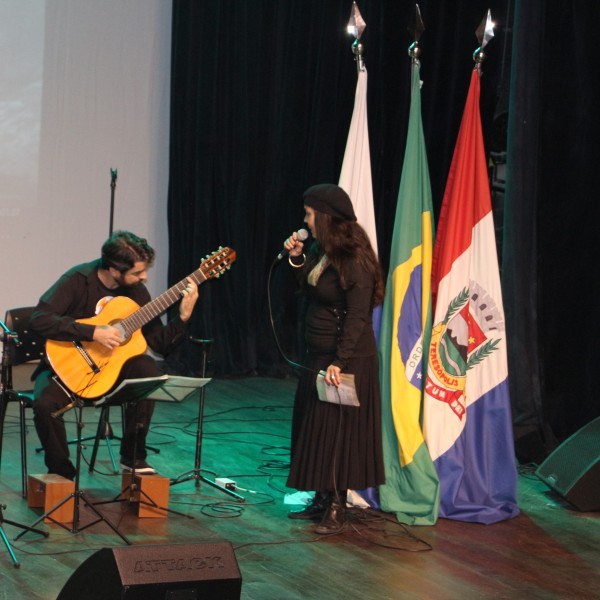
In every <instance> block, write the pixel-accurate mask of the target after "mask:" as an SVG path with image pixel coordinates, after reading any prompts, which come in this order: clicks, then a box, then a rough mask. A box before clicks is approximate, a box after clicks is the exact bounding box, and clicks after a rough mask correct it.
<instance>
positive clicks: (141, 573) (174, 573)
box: [56, 542, 242, 600]
mask: <svg viewBox="0 0 600 600" xmlns="http://www.w3.org/2000/svg"><path fill="white" fill-rule="evenodd" d="M241 591H242V578H241V575H240V570H239V568H238V564H237V561H236V559H235V555H234V553H233V547H232V546H231V544H230V543H229V542H220V543H214V544H213V543H208V544H172V545H157V546H124V547H120V548H103V549H102V550H98V552H96V553H94V554H92V556H90V557H89V558H88V559H87V560H85V561H84V562H83V563H82V564H81V565H80V566H79V567H78V568H77V570H76V571H75V572H74V573H73V574H72V575H71V577H70V578H69V579H68V580H67V583H66V584H65V586H64V587H63V589H62V590H61V592H60V594H59V595H58V597H57V599H56V600H113V599H114V600H125V599H126V600H159V599H160V600H204V599H210V600H212V599H215V600H217V599H218V600H229V599H232V600H239V598H240V594H241Z"/></svg>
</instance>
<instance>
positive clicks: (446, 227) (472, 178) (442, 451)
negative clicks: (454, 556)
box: [423, 67, 519, 524]
mask: <svg viewBox="0 0 600 600" xmlns="http://www.w3.org/2000/svg"><path fill="white" fill-rule="evenodd" d="M479 96H480V71H479V68H478V67H476V68H475V69H474V70H473V72H472V75H471V82H470V86H469V92H468V96H467V101H466V105H465V110H464V113H463V117H462V122H461V126H460V131H459V134H458V139H457V142H456V146H455V149H454V156H453V159H452V164H451V167H450V172H449V175H448V180H447V183H446V190H445V193H444V199H443V203H442V208H441V213H440V217H439V222H438V229H437V232H436V243H435V248H434V254H433V265H432V293H433V297H434V319H433V328H432V333H431V341H430V344H429V349H428V352H427V360H428V367H427V379H426V384H425V398H424V423H423V431H424V435H425V440H426V442H427V446H428V448H429V452H430V454H431V457H432V459H433V461H434V465H435V468H436V471H437V473H438V477H439V481H440V513H439V516H440V517H444V518H448V519H456V520H459V521H470V522H478V523H486V524H489V523H495V522H498V521H502V520H506V519H509V518H512V517H514V516H516V515H518V514H519V508H518V505H517V489H516V488H517V485H516V484H517V472H516V461H515V453H514V441H513V435H512V422H511V410H510V398H509V386H508V367H507V357H506V353H507V343H506V327H505V322H504V309H503V305H502V291H501V287H500V274H499V269H498V258H497V254H496V241H495V233H494V223H493V216H492V206H491V197H490V187H489V185H490V184H489V178H488V170H487V163H486V158H485V151H484V145H483V135H482V129H481V117H480V111H479Z"/></svg>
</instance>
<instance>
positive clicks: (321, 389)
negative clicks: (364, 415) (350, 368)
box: [317, 371, 360, 406]
mask: <svg viewBox="0 0 600 600" xmlns="http://www.w3.org/2000/svg"><path fill="white" fill-rule="evenodd" d="M324 375H325V373H324V372H323V371H321V372H320V373H319V374H318V375H317V392H318V394H319V400H322V401H323V402H332V403H333V404H345V405H346V406H360V402H359V401H358V396H357V394H356V387H355V385H354V375H351V374H346V373H342V374H341V375H340V380H341V381H340V385H339V386H338V387H335V385H327V384H326V383H325V377H324Z"/></svg>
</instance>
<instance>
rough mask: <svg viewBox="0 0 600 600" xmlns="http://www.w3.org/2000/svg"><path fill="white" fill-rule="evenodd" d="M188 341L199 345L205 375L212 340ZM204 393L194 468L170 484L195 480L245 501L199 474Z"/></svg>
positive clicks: (201, 391) (202, 394)
mask: <svg viewBox="0 0 600 600" xmlns="http://www.w3.org/2000/svg"><path fill="white" fill-rule="evenodd" d="M189 340H190V342H192V343H193V344H198V345H199V346H200V347H201V351H202V362H201V368H200V377H203V378H204V377H206V363H207V360H208V350H209V347H210V346H211V344H212V343H213V340H202V339H198V338H192V337H190V338H189ZM204 395H205V386H203V387H201V388H200V399H199V401H198V429H197V431H196V456H195V461H194V468H193V469H192V470H191V471H186V472H185V473H182V474H181V475H178V476H177V477H174V478H173V479H171V486H173V485H178V484H179V483H185V482H186V481H195V482H196V487H197V488H199V487H200V483H201V482H202V483H207V484H208V485H210V486H212V487H214V488H216V489H217V490H221V491H222V492H223V493H225V494H228V495H229V496H231V497H232V498H235V499H236V500H237V501H238V502H245V501H246V499H245V498H244V497H243V496H240V494H238V493H236V492H235V491H233V490H230V489H228V488H226V487H223V486H222V485H219V484H218V483H216V482H214V481H212V480H210V479H207V478H206V477H203V476H202V475H201V474H200V459H201V454H202V421H203V420H204Z"/></svg>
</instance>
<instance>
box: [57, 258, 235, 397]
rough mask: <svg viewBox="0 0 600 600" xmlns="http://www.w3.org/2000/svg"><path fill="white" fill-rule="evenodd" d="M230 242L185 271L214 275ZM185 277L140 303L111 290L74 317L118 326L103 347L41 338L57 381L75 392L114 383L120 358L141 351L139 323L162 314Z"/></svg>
mask: <svg viewBox="0 0 600 600" xmlns="http://www.w3.org/2000/svg"><path fill="white" fill-rule="evenodd" d="M236 256H237V255H236V252H235V250H232V249H231V248H219V249H218V250H216V251H215V252H213V253H212V254H210V255H209V256H207V257H206V258H205V259H204V260H203V261H202V263H201V264H200V266H199V267H198V269H196V270H195V271H194V272H193V273H192V274H191V275H189V277H190V278H191V279H192V280H193V281H194V282H195V283H196V284H198V285H200V284H202V283H204V282H205V281H207V280H208V279H213V278H217V277H220V276H221V275H222V274H223V272H224V271H226V270H228V269H229V268H230V267H231V264H232V263H233V262H234V261H235V259H236ZM186 283H187V277H186V278H185V279H182V280H181V281H180V282H179V283H177V284H175V285H174V286H173V287H171V288H169V289H168V290H167V291H166V292H163V293H162V294H161V295H160V296H158V297H157V298H155V299H154V300H151V301H150V302H148V303H147V304H145V305H144V306H142V307H140V306H139V304H137V303H136V302H135V301H134V300H132V299H131V298H127V297H126V296H116V297H115V298H113V299H111V300H110V301H108V302H107V303H106V305H105V306H104V308H103V309H102V311H101V312H100V313H99V314H97V315H96V316H94V317H90V318H89V319H78V320H77V322H78V323H87V324H89V325H96V326H99V325H112V326H113V327H116V328H117V329H119V330H120V331H121V335H122V337H123V340H124V341H123V343H122V344H121V345H120V346H118V347H117V348H115V349H113V350H109V349H108V348H106V347H105V346H103V345H102V344H100V343H99V342H79V341H71V342H63V341H60V342H59V341H56V340H47V341H46V354H47V356H48V360H49V362H50V365H51V366H52V368H53V369H54V372H55V373H56V374H57V375H58V377H59V379H60V380H61V382H62V383H63V384H64V385H65V386H66V387H67V388H69V389H70V390H71V391H72V392H73V393H75V394H77V395H78V396H80V397H81V398H98V397H100V396H103V395H104V394H106V393H107V392H109V391H110V390H111V388H112V387H113V386H114V385H115V383H116V381H117V378H118V377H119V373H120V372H121V368H122V367H123V364H124V363H125V361H127V360H129V359H130V358H131V357H133V356H137V355H139V354H143V353H144V352H145V351H146V348H147V347H148V344H147V343H146V340H145V338H144V336H143V334H142V332H141V328H142V327H143V326H144V325H145V324H146V323H148V322H149V321H151V320H152V319H154V318H155V317H158V316H160V315H162V314H163V313H164V312H165V311H166V310H167V309H168V308H169V307H170V306H171V305H173V304H175V302H177V301H178V300H179V299H180V298H181V295H182V292H183V290H184V289H185V286H186Z"/></svg>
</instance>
